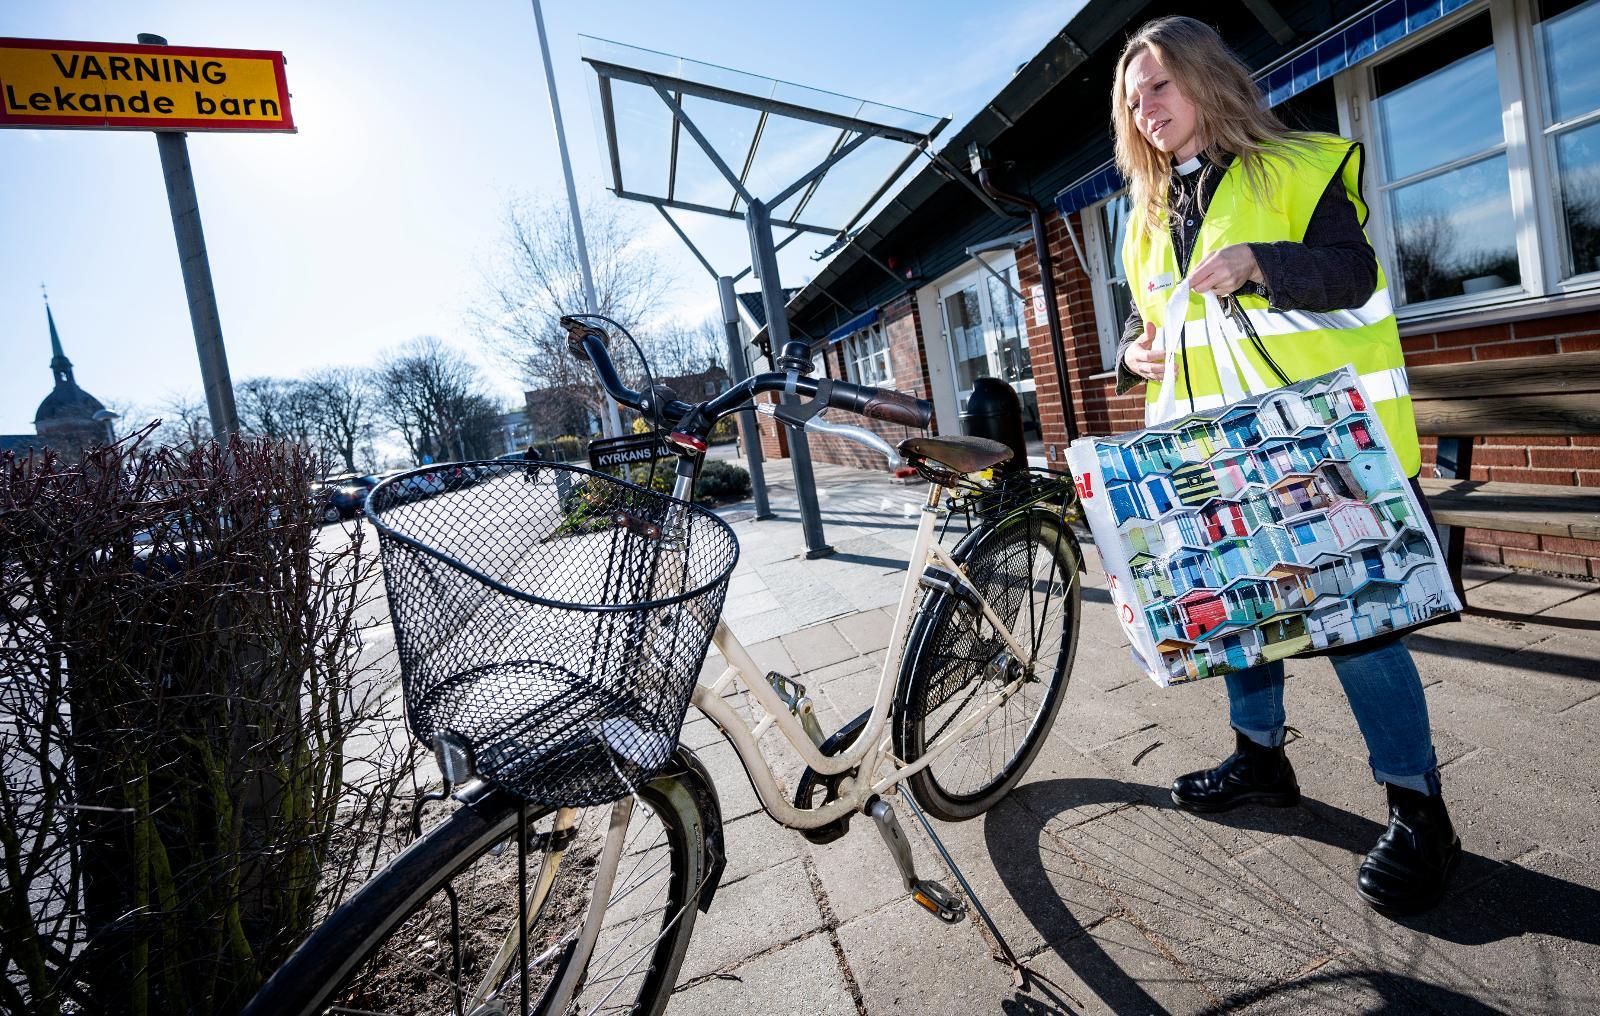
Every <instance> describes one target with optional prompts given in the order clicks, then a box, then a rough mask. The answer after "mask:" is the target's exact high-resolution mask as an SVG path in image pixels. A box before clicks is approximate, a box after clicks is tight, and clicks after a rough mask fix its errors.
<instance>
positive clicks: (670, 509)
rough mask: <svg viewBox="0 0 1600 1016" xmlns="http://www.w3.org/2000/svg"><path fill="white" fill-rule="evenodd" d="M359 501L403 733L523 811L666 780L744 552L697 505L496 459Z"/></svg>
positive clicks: (420, 477) (554, 467) (581, 474)
mask: <svg viewBox="0 0 1600 1016" xmlns="http://www.w3.org/2000/svg"><path fill="white" fill-rule="evenodd" d="M445 475H447V474H446V473H445V472H443V471H439V470H436V469H435V470H430V469H427V468H424V469H418V470H413V471H411V472H408V473H403V474H400V475H398V476H395V477H392V478H390V479H388V480H385V481H384V482H382V483H380V484H378V486H377V487H375V488H374V489H373V491H372V494H371V496H370V497H369V498H368V501H367V516H368V518H370V519H371V520H372V522H373V525H374V526H375V527H376V528H377V531H378V537H379V541H378V542H379V546H380V548H381V550H382V556H383V567H384V579H385V582H386V585H387V591H388V597H389V610H390V615H391V617H392V619H393V622H394V630H395V642H396V646H397V649H398V651H399V656H400V674H401V682H402V684H403V687H404V692H405V703H406V714H407V718H408V720H409V724H410V727H411V731H412V733H414V734H415V735H416V736H417V737H418V738H420V739H422V740H423V741H424V742H426V743H433V741H434V739H435V738H436V737H440V736H442V737H444V738H446V739H447V740H448V741H449V742H450V743H452V744H453V745H455V746H456V747H457V748H459V749H461V750H464V751H466V752H468V753H469V754H470V757H471V759H472V762H473V765H474V766H475V768H476V770H477V772H478V775H480V776H482V777H483V778H484V779H486V780H488V781H490V782H491V783H494V784H496V785H498V786H501V787H503V788H505V789H506V790H508V791H510V792H512V793H514V794H517V795H519V796H521V797H523V798H526V799H527V800H529V801H533V802H536V803H540V804H550V805H570V806H586V805H594V804H602V803H605V802H607V801H612V800H616V799H617V798H619V797H622V796H625V795H626V794H628V793H630V792H632V790H633V789H634V788H635V787H637V786H638V785H639V784H640V782H642V781H644V780H647V779H648V778H649V777H650V775H651V774H652V773H654V772H655V771H657V770H659V769H660V768H662V767H663V766H664V765H665V764H666V763H667V761H668V760H669V759H670V758H671V756H672V753H673V752H674V751H675V750H676V748H677V744H678V734H679V730H680V728H681V727H682V725H683V716H684V712H685V710H686V709H687V708H688V703H689V697H690V695H691V693H692V692H693V691H694V684H695V681H696V679H697V677H698V675H699V672H700V667H701V665H702V664H703V663H704V662H705V655H706V647H707V646H708V645H709V644H710V641H711V635H712V632H713V630H714V629H715V628H716V625H717V619H718V617H719V616H720V615H721V613H722V603H723V598H724V596H725V595H726V593H727V588H728V577H729V575H730V574H731V573H732V572H733V566H734V564H735V563H736V562H737V560H738V557H739V546H738V542H737V540H736V538H735V537H734V535H733V530H732V529H730V528H729V527H728V525H727V523H725V522H723V521H722V519H720V518H718V517H717V516H716V515H714V514H713V513H711V512H709V511H707V510H705V509H704V508H700V507H697V506H695V505H691V504H687V503H685V502H682V501H678V500H675V499H674V498H671V497H669V496H666V495H664V494H659V493H656V492H654V491H650V490H646V489H644V488H643V487H638V486H635V485H633V484H631V483H626V482H623V481H621V480H617V479H614V478H612V477H609V476H606V475H604V474H601V473H595V472H591V471H589V470H587V469H581V468H578V467H575V466H568V465H559V464H553V463H537V464H535V463H524V462H517V461H504V460H496V461H492V462H471V463H462V464H460V465H459V466H451V467H450V472H449V473H448V475H449V476H450V477H451V481H450V482H448V483H441V482H440V481H439V480H438V479H437V478H438V477H442V476H445Z"/></svg>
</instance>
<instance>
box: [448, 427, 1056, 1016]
mask: <svg viewBox="0 0 1600 1016" xmlns="http://www.w3.org/2000/svg"><path fill="white" fill-rule="evenodd" d="M806 427H807V429H808V430H813V431H819V432H823V433H828V434H833V435H836V436H839V437H843V438H846V439H848V440H852V441H856V442H858V443H860V444H863V445H865V446H867V447H868V448H872V449H874V450H877V451H880V452H883V453H884V454H885V455H887V456H888V457H889V459H890V462H891V463H893V464H898V460H899V456H898V455H897V454H896V453H895V451H894V450H893V449H892V448H890V447H889V445H888V443H887V442H885V441H884V439H883V438H882V437H880V436H878V435H877V434H874V433H873V432H872V431H869V430H866V429H865V428H862V427H852V426H850V425H848V424H835V423H831V422H827V421H824V420H823V419H822V417H821V416H820V415H819V416H816V417H813V418H812V419H811V421H809V422H808V423H807V424H806ZM693 482H694V481H693V477H692V476H684V475H681V474H680V475H679V476H678V477H677V480H676V482H675V484H674V486H673V496H674V497H676V498H677V499H678V500H680V501H688V500H689V499H690V497H691V496H692V493H693V489H692V488H693ZM943 493H944V491H943V488H942V487H939V486H936V485H934V486H930V487H929V490H928V499H927V502H926V503H925V504H924V505H923V507H922V512H921V515H920V516H919V518H918V522H917V534H916V538H915V539H914V540H913V542H912V545H911V560H910V562H909V563H908V564H907V567H906V579H905V585H904V586H903V587H902V588H901V590H900V601H899V606H898V607H897V608H896V610H895V615H894V630H893V631H892V632H891V634H890V637H889V652H888V655H887V656H886V657H885V659H884V661H883V668H882V670H881V671H879V674H878V692H877V695H876V697H875V698H874V699H873V704H872V711H871V715H870V716H869V717H868V719H867V724H866V727H865V728H864V729H863V730H862V732H861V735H860V736H859V737H858V738H857V739H856V741H855V742H854V743H853V744H852V745H851V746H850V747H849V748H847V749H846V750H844V751H842V752H840V753H839V754H837V755H824V754H822V752H821V751H820V750H819V749H818V746H817V744H816V743H815V742H814V741H812V739H811V736H810V735H809V734H807V733H806V730H805V727H803V726H802V725H801V723H800V720H799V719H798V718H797V717H796V716H795V714H794V712H792V711H791V709H790V707H789V705H788V703H786V702H784V700H783V698H782V697H781V696H780V695H779V694H778V691H777V689H776V688H774V687H773V686H772V684H771V683H770V682H768V680H767V678H766V674H765V673H764V672H763V671H762V670H761V668H760V667H758V666H757V665H756V662H755V660H754V659H752V658H751V656H750V651H749V650H748V649H746V648H745V647H744V645H743V643H741V642H740V641H739V638H738V636H736V635H734V633H733V632H732V631H731V630H730V629H729V628H728V626H727V625H726V624H724V623H722V622H720V621H719V622H718V623H717V628H716V631H715V633H714V634H713V636H712V642H713V644H715V645H716V647H717V649H718V651H719V652H721V653H722V658H723V659H724V660H727V661H728V666H727V667H726V668H725V669H724V670H723V671H722V673H721V675H720V676H718V677H717V679H716V680H714V681H712V682H710V683H705V682H700V683H698V684H696V685H695V689H694V694H693V697H692V698H691V700H690V701H691V702H692V703H693V704H694V705H695V707H696V708H698V709H699V710H700V711H701V712H702V713H703V714H705V715H706V716H708V717H710V718H711V720H712V722H714V723H716V725H717V726H718V727H719V728H720V729H721V731H722V733H723V734H724V736H726V737H727V738H728V740H729V742H730V743H731V744H732V745H733V749H734V751H735V752H736V753H737V754H738V756H739V759H740V761H741V762H742V763H743V764H744V769H745V772H747V773H748V774H749V775H750V780H751V783H752V784H753V785H754V786H755V790H756V796H757V797H758V798H759V799H760V801H761V805H762V807H764V808H765V809H766V811H767V814H769V815H770V816H772V818H773V819H774V820H775V821H777V822H779V823H780V824H782V825H785V826H788V827H789V828H791V829H811V828H816V827H819V826H824V825H827V824H828V823H830V822H833V821H836V820H837V819H840V818H842V817H844V816H845V815H848V814H850V813H851V812H853V811H857V810H860V809H862V808H863V807H864V806H865V805H866V804H867V802H868V801H869V800H871V799H872V797H874V796H875V795H879V794H884V793H886V792H888V791H890V790H891V789H892V788H893V787H894V786H895V785H896V784H898V783H899V782H900V781H902V780H904V779H906V778H907V777H909V776H911V775H913V774H914V773H917V772H919V771H921V770H922V769H924V768H925V767H927V766H928V765H930V764H931V763H933V762H934V761H936V760H937V759H938V758H939V757H940V756H942V755H943V754H945V753H946V752H948V751H949V750H950V749H951V748H952V747H953V746H954V745H956V744H957V743H958V742H959V741H960V740H961V738H963V737H965V736H966V734H967V733H968V732H969V731H971V730H972V729H973V728H974V727H976V726H978V725H979V724H980V723H982V722H983V721H984V720H985V719H987V718H988V717H989V716H990V715H991V714H992V713H993V712H994V711H995V710H997V709H999V708H1000V707H1001V706H1003V705H1005V703H1006V702H1007V701H1008V700H1009V699H1010V698H1011V696H1012V695H1014V694H1016V692H1017V690H1018V689H1020V688H1021V687H1022V685H1023V684H1024V683H1026V681H1027V680H1028V678H1029V677H1030V675H1031V674H1032V671H1033V666H1034V663H1035V662H1036V661H1035V660H1034V657H1033V650H1032V648H1031V647H1030V646H1027V645H1024V644H1023V642H1022V640H1020V639H1019V638H1018V637H1017V635H1016V633H1014V632H1013V631H1011V629H1010V628H1009V627H1008V626H1007V625H1006V624H1004V623H1003V622H1002V621H1001V620H1000V618H999V617H998V616H997V615H996V614H995V612H994V610H993V608H992V607H990V606H989V604H988V602H987V601H985V600H984V599H983V597H982V595H981V593H980V594H979V595H978V597H977V602H978V604H979V607H980V609H981V610H982V611H983V616H984V617H985V618H987V619H988V621H989V624H990V625H992V626H993V627H994V630H995V631H996V632H997V633H998V634H999V636H1000V638H1001V639H1002V640H1004V642H1005V644H1006V648H1007V649H1008V650H1009V651H1010V653H1011V655H1012V657H1013V659H1016V660H1019V661H1023V663H1024V664H1025V665H1024V666H1023V667H1022V668H1020V674H1019V676H1018V677H1017V678H1016V679H1015V680H1013V681H1011V682H1010V683H1008V684H1006V685H1004V686H1003V687H1001V688H1000V689H998V690H997V691H995V692H993V693H992V694H991V695H990V696H989V697H988V698H987V699H986V700H985V701H984V702H983V704H982V705H981V706H979V708H978V709H977V710H976V711H975V712H973V713H972V715H970V716H968V717H967V718H966V719H964V720H963V721H962V722H961V723H959V724H957V725H956V726H954V727H952V728H951V729H949V730H946V731H944V732H943V733H942V734H940V736H939V737H937V738H936V739H935V740H934V742H933V743H932V744H930V745H927V746H926V750H925V751H924V752H923V754H922V757H921V758H919V759H917V760H916V761H915V762H912V763H910V764H907V763H906V762H905V761H903V760H901V759H899V758H896V757H895V755H894V752H893V750H892V748H891V737H890V734H889V731H888V729H887V728H888V724H889V712H890V709H891V707H892V706H893V704H894V691H895V685H896V683H897V680H898V678H899V674H900V663H901V660H902V658H903V657H904V655H905V643H906V637H907V634H908V633H909V631H910V629H911V622H912V612H913V609H914V608H915V606H916V602H917V588H918V585H919V584H920V581H921V579H922V575H923V573H924V572H925V571H926V569H927V567H928V565H929V564H936V565H938V566H940V567H942V568H945V569H947V570H948V571H950V572H952V573H953V574H955V575H956V576H958V577H959V580H960V581H961V582H964V583H966V584H967V586H968V587H969V588H972V589H973V590H974V591H976V586H974V585H973V583H972V581H971V579H970V577H969V576H968V575H967V574H966V572H965V571H963V570H962V568H961V566H960V565H959V564H957V563H956V562H955V560H954V559H952V558H951V557H950V555H949V554H948V553H947V552H946V551H945V550H944V548H943V547H941V546H940V545H939V542H938V539H937V537H936V535H935V528H936V527H937V525H938V520H939V502H940V500H941V497H942V495H943ZM672 520H673V516H672V515H670V514H669V516H668V522H667V526H666V527H665V528H666V529H667V530H668V531H669V532H670V531H671V530H672V528H673V521H672ZM1062 581H1063V582H1064V583H1065V584H1066V588H1065V590H1064V595H1070V593H1071V590H1072V583H1074V582H1076V581H1077V571H1076V570H1074V571H1073V572H1072V573H1071V574H1070V575H1064V576H1063V577H1062ZM1063 602H1065V601H1064V600H1063ZM735 681H739V682H742V683H743V684H744V686H745V688H746V690H747V691H748V692H749V694H750V696H751V697H752V698H754V699H755V701H756V703H757V704H758V705H759V706H760V707H761V709H762V710H763V712H764V714H765V715H764V716H763V718H762V719H761V720H760V722H758V723H756V724H755V725H754V726H751V725H750V724H748V723H747V722H745V718H744V716H742V715H741V714H740V713H739V711H738V710H737V709H736V708H735V707H734V706H733V705H731V704H730V703H729V701H728V699H727V698H725V697H724V692H726V691H727V690H728V688H729V686H730V684H732V683H733V682H735ZM773 727H777V728H778V730H779V731H780V732H781V733H782V734H783V737H784V739H785V740H787V741H788V742H789V744H790V745H792V746H793V747H794V750H795V751H796V752H798V753H799V755H800V757H801V758H802V759H804V760H805V763H806V765H808V766H810V767H811V768H812V769H813V770H815V771H816V772H818V773H822V774H826V775H835V774H839V773H844V772H847V771H849V770H852V769H856V770H859V773H860V774H862V775H858V776H857V777H855V778H846V779H844V780H843V781H841V785H840V787H839V796H838V797H837V798H836V799H834V800H833V801H829V802H826V803H824V804H822V805H821V806H820V807H817V808H810V809H802V808H796V807H795V806H794V805H793V804H791V803H789V801H788V800H787V799H785V797H784V795H783V791H782V790H781V789H780V788H779V787H778V781H777V779H776V778H775V777H774V776H773V775H772V768H771V766H769V765H768V764H767V760H766V755H765V754H764V753H763V751H762V750H761V747H760V744H759V743H758V742H759V741H760V738H761V737H762V735H763V734H765V733H766V732H767V731H768V730H770V729H772V728H773ZM886 767H887V768H888V770H889V771H888V772H887V773H886V774H884V775H881V776H880V775H879V773H880V771H881V770H883V769H884V768H886ZM632 809H633V801H632V799H631V798H623V799H622V800H621V801H618V802H617V803H616V804H615V805H614V806H613V808H612V814H611V820H610V822H609V824H608V826H607V833H606V839H605V846H604V851H603V854H602V857H601V858H600V863H599V865H598V868H597V872H596V875H597V882H596V885H595V887H594V889H593V890H592V895H591V899H590V904H589V908H588V911H587V913H586V914H585V917H584V922H583V925H582V926H581V928H580V929H579V931H578V933H577V936H576V942H575V943H574V944H573V949H574V954H573V956H574V962H572V963H570V964H569V965H568V969H567V975H566V977H565V978H564V979H563V981H562V983H561V984H559V985H557V987H556V991H555V993H554V995H553V1002H552V1008H551V1011H565V1009H566V1007H567V1005H568V1003H569V1002H570V1000H571V998H572V993H573V992H574V991H575V990H576V989H577V984H578V980H579V979H580V977H581V976H582V972H583V970H584V969H585V968H586V966H587V964H588V957H589V955H590V953H591V951H592V950H593V948H594V944H595V941H596V938H597V937H598V935H599V933H600V927H601V924H602V922H603V919H604V916H605V911H606V908H607V906H608V905H609V897H610V894H611V890H612V878H613V877H614V876H615V874H616V867H617V861H618V858H619V856H620V852H621V849H622V836H623V834H624V833H625V831H626V829H627V827H628V823H629V820H630V816H631V814H632ZM575 818H576V813H575V812H574V811H573V809H570V808H569V809H562V811H561V813H560V814H559V815H558V816H557V819H556V826H558V827H566V826H570V825H571V824H572V823H573V821H574V820H575ZM564 854H565V850H564V849H563V850H560V851H555V852H551V853H547V854H546V856H545V860H544V863H543V865H542V866H541V869H540V872H539V876H538V881H537V883H536V893H535V898H534V900H533V901H531V906H532V909H531V910H530V914H531V915H533V916H535V917H536V916H537V911H538V910H540V909H542V906H543V900H544V896H545V893H546V892H547V891H548V889H549V886H550V885H551V884H552V883H553V882H554V879H555V873H556V871H557V870H558V869H559V867H560V864H561V860H562V857H563V855H564ZM513 934H514V931H513ZM514 945H515V938H514V937H513V938H510V939H508V942H507V944H506V945H504V946H502V948H501V951H500V955H499V956H497V957H496V959H495V961H494V963H493V964H492V965H491V968H490V976H489V977H487V978H485V981H484V987H482V988H480V989H479V991H478V992H477V993H476V994H475V995H474V996H473V999H472V1001H473V1006H474V1008H475V1007H476V1006H477V1005H478V1004H479V1003H481V1002H482V1001H483V1000H484V999H486V998H487V997H488V991H487V988H488V986H489V985H491V984H494V983H498V981H499V977H500V974H501V973H502V972H503V971H504V970H505V969H506V968H507V967H508V966H509V964H510V962H511V959H512V956H513V946H514ZM560 945H561V944H560V943H558V944H557V946H553V947H551V949H550V950H549V951H548V952H547V953H546V955H545V956H542V957H540V959H541V960H544V959H548V958H550V957H552V956H554V955H555V954H556V953H557V951H558V948H559V946H560Z"/></svg>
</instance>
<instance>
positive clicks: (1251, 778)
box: [1172, 730, 1300, 811]
mask: <svg viewBox="0 0 1600 1016" xmlns="http://www.w3.org/2000/svg"><path fill="white" fill-rule="evenodd" d="M1234 736H1235V738H1236V739H1237V746H1236V747H1235V749H1234V752H1233V754H1232V755H1229V756H1228V757H1227V758H1225V759H1223V760H1222V764H1221V765H1219V766H1217V767H1216V768H1215V769H1205V770H1202V771H1200V772H1198V773H1189V774H1188V775H1186V776H1180V777H1178V778H1177V779H1175V780H1173V781H1172V803H1173V804H1175V805H1177V806H1178V807H1180V808H1182V809H1183V810H1184V811H1226V810H1227V809H1229V808H1232V807H1234V806H1235V805H1240V804H1265V805H1268V806H1270V807H1273V808H1287V807H1289V806H1290V805H1294V804H1299V803H1300V784H1299V783H1297V782H1296V781H1295V778H1294V766H1292V765H1290V764H1289V756H1288V755H1287V754H1286V753H1285V752H1284V750H1283V747H1282V746H1281V745H1280V746H1278V747H1276V748H1268V747H1266V746H1264V745H1260V744H1257V743H1256V742H1254V741H1252V740H1250V739H1249V738H1248V737H1246V736H1244V735H1243V734H1241V733H1239V732H1238V731H1237V730H1236V731H1234Z"/></svg>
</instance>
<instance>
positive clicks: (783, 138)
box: [734, 114, 855, 208]
mask: <svg viewBox="0 0 1600 1016" xmlns="http://www.w3.org/2000/svg"><path fill="white" fill-rule="evenodd" d="M841 133H843V132H842V131H841V130H840V128H838V127H830V126H826V125H824V124H819V123H809V122H807V121H805V120H797V119H795V118H794V117H791V116H779V115H777V114H771V115H769V116H768V117H767V122H766V124H765V125H763V127H762V129H761V144H760V145H758V146H757V148H756V154H755V160H754V161H753V162H752V163H751V165H750V177H749V182H748V184H747V189H748V190H749V191H750V193H752V194H754V195H755V196H756V197H758V198H761V199H762V200H771V199H772V198H774V197H777V196H778V194H779V193H781V192H782V191H783V190H784V189H785V188H786V187H788V186H789V185H790V184H792V183H794V182H795V180H797V179H799V178H800V177H801V176H803V175H805V174H806V173H809V172H810V171H811V170H812V168H813V167H815V166H816V165H817V164H818V163H820V162H822V161H824V160H825V159H827V158H828V156H829V154H830V153H832V152H833V150H834V147H835V144H836V143H837V142H838V140H839V135H840V134H841ZM849 133H850V136H852V137H854V136H855V132H854V131H851V132H849ZM852 158H854V155H853V154H852V155H851V156H848V157H846V158H845V159H844V160H843V161H844V162H849V161H850V160H851V159H852ZM734 169H735V171H737V170H738V169H739V167H738V166H735V167H734ZM796 200H798V198H796V199H792V200H789V201H787V202H786V204H787V205H788V206H789V207H790V208H793V207H794V204H795V201H796Z"/></svg>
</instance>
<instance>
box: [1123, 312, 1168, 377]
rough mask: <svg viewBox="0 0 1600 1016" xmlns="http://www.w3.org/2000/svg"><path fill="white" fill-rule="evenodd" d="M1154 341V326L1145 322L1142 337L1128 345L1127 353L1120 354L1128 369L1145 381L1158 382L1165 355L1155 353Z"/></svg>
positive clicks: (1164, 364)
mask: <svg viewBox="0 0 1600 1016" xmlns="http://www.w3.org/2000/svg"><path fill="white" fill-rule="evenodd" d="M1155 340H1156V326H1155V325H1153V324H1151V323H1150V322H1148V321H1146V322H1145V324H1144V335H1143V336H1142V337H1140V338H1137V339H1134V340H1133V341H1132V342H1131V343H1129V344H1128V351H1127V352H1126V353H1123V354H1122V362H1123V363H1125V364H1127V365H1128V369H1129V370H1131V371H1133V372H1134V373H1135V374H1137V375H1139V376H1140V377H1142V378H1144V379H1145V380H1146V381H1160V380H1161V370H1162V368H1163V367H1164V366H1166V354H1165V353H1158V352H1156V351H1155V349H1154V344H1155Z"/></svg>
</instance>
